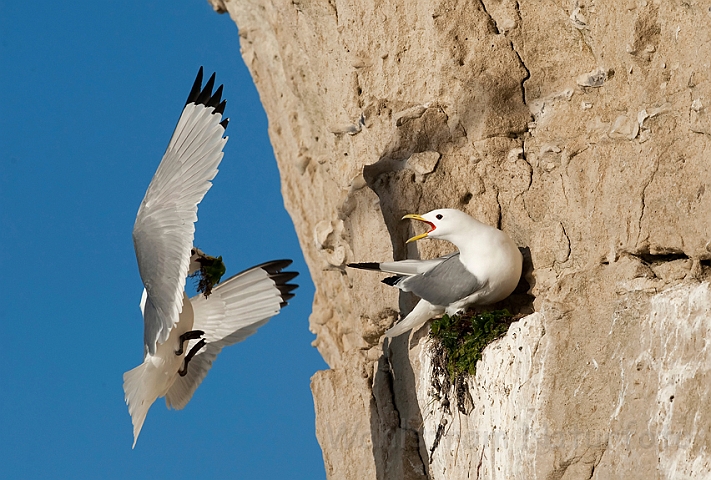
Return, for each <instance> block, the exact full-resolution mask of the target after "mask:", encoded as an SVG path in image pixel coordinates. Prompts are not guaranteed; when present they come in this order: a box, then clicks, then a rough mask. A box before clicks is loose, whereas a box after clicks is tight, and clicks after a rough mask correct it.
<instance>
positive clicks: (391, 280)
mask: <svg viewBox="0 0 711 480" xmlns="http://www.w3.org/2000/svg"><path fill="white" fill-rule="evenodd" d="M401 278H402V276H401V275H394V276H392V277H388V278H383V279H382V280H381V282H383V283H384V284H385V285H390V286H391V287H394V286H395V285H397V283H398V282H399V281H400V279H401Z"/></svg>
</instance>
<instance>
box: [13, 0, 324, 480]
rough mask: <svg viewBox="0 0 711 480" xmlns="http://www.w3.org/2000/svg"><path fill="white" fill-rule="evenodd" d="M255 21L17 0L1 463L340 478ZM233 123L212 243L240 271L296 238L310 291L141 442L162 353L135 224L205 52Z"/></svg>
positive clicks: (86, 470)
mask: <svg viewBox="0 0 711 480" xmlns="http://www.w3.org/2000/svg"><path fill="white" fill-rule="evenodd" d="M238 42H239V39H238V34H237V28H236V26H235V25H234V23H233V22H232V21H231V19H230V18H229V17H228V16H226V15H217V14H216V13H214V12H213V11H212V9H211V7H210V6H209V4H208V3H207V1H206V0H189V1H182V2H169V1H160V2H147V1H145V0H144V1H124V2H96V1H73V2H47V1H39V2H16V1H11V0H0V86H1V87H2V88H1V91H2V92H3V95H2V97H3V98H2V102H1V103H2V106H0V251H1V252H2V263H3V265H4V272H3V273H4V274H3V275H2V277H0V285H1V286H2V291H3V292H4V297H5V299H4V301H3V302H2V303H0V325H2V326H3V335H2V340H1V341H0V368H1V369H2V370H1V372H0V380H1V384H2V393H1V394H0V477H3V478H24V479H33V478H70V479H84V478H92V479H94V478H104V479H113V478H116V479H126V478H131V479H142V478H152V479H156V478H171V479H181V478H191V479H196V478H245V479H272V478H273V479H276V478H279V479H281V478H290V479H301V478H303V479H319V478H324V477H325V474H324V471H323V463H322V458H321V452H320V450H319V448H318V444H317V442H316V438H315V433H314V413H313V402H312V398H311V392H310V390H309V379H310V377H311V375H313V373H314V372H315V371H316V370H319V369H323V368H326V365H325V364H324V363H323V361H322V360H321V357H320V356H319V354H318V352H317V351H316V350H315V349H314V348H313V347H311V345H310V343H311V341H312V340H313V335H312V334H311V333H310V332H309V330H308V315H309V313H310V310H311V302H312V299H313V292H314V290H313V285H312V283H311V280H310V278H309V276H308V271H307V269H306V266H305V264H304V261H303V258H302V255H301V251H300V250H299V245H298V241H297V238H296V235H295V233H294V228H293V224H292V222H291V218H290V217H289V216H288V215H287V213H286V211H285V210H284V207H283V201H282V198H281V194H280V185H279V172H278V170H277V168H276V163H275V160H274V157H273V152H272V149H271V145H270V143H269V139H268V136H267V120H266V116H265V114H264V111H263V110H262V107H261V104H260V103H259V98H258V95H257V92H256V90H255V88H254V85H253V83H252V79H251V77H250V76H249V73H248V71H247V69H246V67H245V66H244V64H243V63H242V58H241V56H240V54H239V43H238ZM201 65H204V67H205V70H206V73H207V74H208V75H209V74H210V73H211V72H213V71H216V72H217V81H218V83H224V85H225V89H224V98H226V99H227V100H228V102H227V109H226V115H227V116H228V117H229V118H230V124H229V127H228V129H227V134H228V135H229V137H230V139H229V141H228V142H227V146H226V148H225V158H224V160H223V161H222V164H221V167H220V173H219V174H218V175H217V177H216V179H215V181H214V182H213V183H214V186H213V188H212V189H211V190H210V191H209V192H208V193H207V196H206V197H205V199H204V201H203V202H202V203H201V204H200V210H199V212H198V215H199V222H198V223H197V225H196V244H197V245H198V246H199V247H201V248H202V249H203V250H205V251H206V252H208V253H211V254H213V255H222V256H223V258H224V260H225V263H226V265H227V274H228V275H230V274H233V273H236V272H238V271H241V270H243V269H245V268H247V267H250V266H252V265H254V264H257V263H261V262H263V261H266V260H272V259H277V258H293V259H294V264H293V265H292V269H296V270H298V271H299V272H300V273H301V275H300V276H299V277H298V279H297V283H299V284H300V288H299V289H298V290H297V296H296V298H294V299H293V300H292V301H291V303H290V305H289V306H288V307H287V308H286V309H284V310H283V311H282V313H281V314H280V315H278V316H276V317H275V318H273V319H272V320H271V321H270V322H269V323H268V324H267V325H266V326H265V327H263V328H262V329H260V331H259V332H258V333H257V334H256V335H254V336H253V337H250V338H249V339H247V340H246V341H245V342H243V343H240V344H238V345H236V346H234V347H230V348H228V349H226V350H224V351H223V353H222V354H221V355H220V357H218V359H217V361H216V362H215V365H214V366H213V368H212V370H211V371H210V373H209V375H208V376H207V378H206V379H205V381H204V382H203V384H202V385H201V386H200V388H199V389H198V390H197V392H196V394H195V396H194V397H193V399H192V401H191V402H190V403H189V404H188V406H187V407H186V408H185V409H184V410H182V411H173V410H170V411H169V410H167V409H166V407H165V403H164V401H163V399H159V400H158V401H157V402H156V403H155V404H154V405H153V407H152V408H151V410H150V412H149V413H148V418H147V420H146V423H145V425H144V427H143V431H142V432H141V436H140V437H139V439H138V444H137V445H136V449H135V450H131V443H132V430H131V421H130V417H129V415H128V411H127V408H126V405H125V404H124V400H123V390H122V387H121V383H122V379H121V377H122V374H123V372H124V371H126V370H129V369H131V368H133V367H134V366H136V365H138V364H139V363H140V362H141V360H142V355H143V345H142V331H143V330H142V328H143V327H142V317H141V314H140V311H139V308H138V304H139V300H140V296H141V289H142V284H141V281H140V277H139V275H138V270H137V267H136V260H135V255H134V252H133V244H132V240H131V229H132V227H133V222H134V219H135V215H136V211H137V209H138V206H139V204H140V202H141V200H142V198H143V195H144V193H145V190H146V187H147V186H148V183H149V182H150V180H151V177H152V175H153V173H154V172H155V170H156V168H157V166H158V163H159V161H160V158H161V156H162V154H163V152H164V150H165V147H166V146H167V144H168V140H169V138H170V135H171V133H172V131H173V128H174V127H175V123H176V122H177V119H178V116H179V115H180V111H181V110H182V106H183V103H184V101H185V98H186V96H187V94H188V92H189V90H190V87H191V85H192V82H193V80H194V78H195V74H196V73H197V70H198V68H199V67H200V66H201Z"/></svg>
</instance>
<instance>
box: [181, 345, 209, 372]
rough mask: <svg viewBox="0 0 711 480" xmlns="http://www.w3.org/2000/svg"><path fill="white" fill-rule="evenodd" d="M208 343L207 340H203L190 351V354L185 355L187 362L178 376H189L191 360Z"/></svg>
mask: <svg viewBox="0 0 711 480" xmlns="http://www.w3.org/2000/svg"><path fill="white" fill-rule="evenodd" d="M206 343H207V342H206V341H205V339H204V338H201V339H200V341H199V342H198V343H196V344H195V346H193V348H191V349H190V351H189V352H188V354H187V355H185V362H184V363H183V368H181V369H180V370H178V375H180V376H181V377H184V376H185V375H187V374H188V363H190V360H192V359H193V357H194V356H195V354H196V353H197V352H199V351H200V349H201V348H202V347H204V346H205V344H206Z"/></svg>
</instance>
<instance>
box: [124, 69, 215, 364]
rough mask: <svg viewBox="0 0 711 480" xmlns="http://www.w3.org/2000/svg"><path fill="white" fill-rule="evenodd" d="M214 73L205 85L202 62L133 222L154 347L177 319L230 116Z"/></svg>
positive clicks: (147, 333)
mask: <svg viewBox="0 0 711 480" xmlns="http://www.w3.org/2000/svg"><path fill="white" fill-rule="evenodd" d="M214 84H215V75H214V74H213V75H212V77H210V80H208V82H207V84H206V85H205V88H201V87H202V67H200V71H199V72H198V75H197V78H196V79H195V83H194V84H193V88H192V89H191V91H190V95H189V96H188V99H187V102H186V104H185V108H183V113H182V114H181V115H180V119H179V120H178V125H177V126H176V127H175V132H173V137H172V138H171V140H170V143H169V144H168V149H167V150H166V152H165V155H163V159H162V160H161V162H160V165H159V166H158V170H157V171H156V173H155V175H154V176H153V180H151V184H150V185H149V186H148V191H147V192H146V196H145V197H144V198H143V202H142V203H141V206H140V207H139V209H138V215H137V216H136V223H135V224H134V226H133V245H134V247H135V250H136V259H137V260H138V270H139V273H140V274H141V279H142V280H143V285H144V286H145V289H146V292H147V298H146V302H145V308H144V331H143V341H144V343H145V348H146V351H147V352H148V353H150V354H154V353H155V349H156V342H158V343H163V342H165V341H166V339H167V338H168V334H169V333H170V330H171V329H172V328H173V326H174V325H175V323H176V322H177V321H178V316H179V314H180V312H181V310H182V307H183V290H184V288H185V278H186V277H187V273H188V264H189V261H190V250H191V248H192V247H193V236H194V233H195V225H194V223H195V222H196V221H197V205H198V203H200V201H201V200H202V198H203V197H204V196H205V193H207V191H208V190H209V189H210V187H211V186H212V184H211V183H210V180H212V179H213V178H214V177H215V175H217V167H218V165H219V164H220V161H221V160H222V155H223V153H222V149H223V148H224V146H225V143H226V142H227V138H226V137H223V135H224V133H225V128H226V127H227V120H226V119H225V120H222V114H223V112H224V110H225V101H222V100H221V96H222V86H220V87H219V88H218V89H217V90H216V91H215V93H214V94H213V93H212V89H213V87H214Z"/></svg>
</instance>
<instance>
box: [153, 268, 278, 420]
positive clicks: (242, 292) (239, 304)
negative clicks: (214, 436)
mask: <svg viewBox="0 0 711 480" xmlns="http://www.w3.org/2000/svg"><path fill="white" fill-rule="evenodd" d="M190 300H191V303H192V305H193V311H194V313H195V322H194V324H193V329H194V330H202V331H204V332H205V335H204V338H205V340H206V341H207V345H206V346H205V347H204V348H203V349H202V350H200V352H199V353H198V354H197V355H195V357H193V359H192V360H191V361H190V365H189V367H188V374H187V375H185V376H184V377H179V378H178V379H177V380H176V381H175V382H174V383H173V386H172V387H171V388H170V390H169V391H168V393H167V394H166V396H165V402H166V405H167V406H168V407H169V408H171V407H172V408H175V409H176V410H180V409H181V408H183V407H185V405H187V403H188V402H189V401H190V399H191V398H192V396H193V393H195V390H196V389H197V387H198V386H199V385H200V383H201V382H202V381H203V379H204V378H205V376H206V375H207V372H208V371H209V370H210V367H212V362H213V361H214V360H215V358H216V357H217V355H218V354H219V353H220V351H221V350H222V349H223V348H224V347H226V346H229V345H232V344H235V343H237V342H241V341H242V340H244V339H245V338H247V337H249V336H250V335H252V334H253V333H255V332H256V331H257V329H258V328H259V327H261V326H262V325H264V324H265V323H267V321H269V319H270V318H271V317H273V316H274V315H276V314H277V313H279V310H280V309H281V305H282V302H283V299H282V293H281V292H280V290H279V288H277V285H276V283H275V281H274V280H272V279H271V278H270V277H269V274H268V273H267V272H266V271H265V270H263V269H262V268H261V267H253V268H252V269H250V270H247V271H245V272H242V273H240V274H237V275H235V276H234V277H232V278H230V279H228V280H226V281H225V282H223V283H221V284H219V285H218V286H217V287H215V288H214V289H213V290H212V294H211V295H210V297H209V298H207V299H205V297H204V296H203V295H199V296H196V297H193V298H191V299H190ZM195 343H197V340H193V341H191V342H190V344H189V346H188V349H190V348H192V346H193V345H194V344H195Z"/></svg>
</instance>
